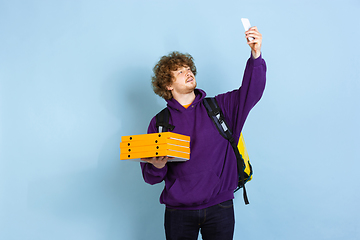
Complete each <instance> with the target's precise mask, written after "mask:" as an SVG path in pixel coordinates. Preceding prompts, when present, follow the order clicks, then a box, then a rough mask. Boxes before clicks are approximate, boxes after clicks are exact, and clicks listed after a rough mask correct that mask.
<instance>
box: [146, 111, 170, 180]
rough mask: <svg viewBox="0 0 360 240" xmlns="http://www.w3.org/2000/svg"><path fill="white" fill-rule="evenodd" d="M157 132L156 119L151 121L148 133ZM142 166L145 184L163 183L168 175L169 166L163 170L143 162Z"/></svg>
mask: <svg viewBox="0 0 360 240" xmlns="http://www.w3.org/2000/svg"><path fill="white" fill-rule="evenodd" d="M155 132H157V131H156V120H155V117H154V118H153V119H151V121H150V124H149V128H148V132H147V133H155ZM140 166H141V171H142V175H143V178H144V180H145V182H147V183H149V184H151V185H154V184H157V183H160V182H162V181H163V180H164V178H165V175H166V173H167V165H165V167H163V168H161V169H158V168H156V167H154V165H152V164H150V163H145V162H141V163H140Z"/></svg>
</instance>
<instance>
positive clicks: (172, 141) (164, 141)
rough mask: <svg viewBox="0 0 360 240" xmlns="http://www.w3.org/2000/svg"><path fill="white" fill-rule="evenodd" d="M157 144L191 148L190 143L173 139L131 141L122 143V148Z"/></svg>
mask: <svg viewBox="0 0 360 240" xmlns="http://www.w3.org/2000/svg"><path fill="white" fill-rule="evenodd" d="M157 144H172V145H177V146H183V147H190V142H187V141H182V140H176V139H171V138H160V139H152V140H145V141H131V142H121V143H120V148H130V147H140V146H149V145H157Z"/></svg>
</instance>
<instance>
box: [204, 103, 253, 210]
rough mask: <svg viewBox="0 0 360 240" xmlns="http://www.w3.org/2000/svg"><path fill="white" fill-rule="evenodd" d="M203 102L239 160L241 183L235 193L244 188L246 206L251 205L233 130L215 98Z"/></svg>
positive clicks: (242, 161) (242, 160) (241, 159)
mask: <svg viewBox="0 0 360 240" xmlns="http://www.w3.org/2000/svg"><path fill="white" fill-rule="evenodd" d="M203 102H204V105H205V108H206V110H207V113H208V115H209V117H210V118H211V119H212V121H213V122H214V124H215V126H216V128H217V130H218V131H219V133H220V135H221V136H223V137H224V138H225V139H227V140H228V141H229V142H230V144H231V146H232V148H233V149H234V153H235V156H236V160H237V170H238V174H239V176H240V181H239V182H238V187H237V189H236V190H235V192H236V191H237V190H239V189H240V188H243V196H244V201H245V204H249V200H248V197H247V193H246V189H245V176H244V169H245V163H244V159H243V158H242V156H241V154H240V152H239V149H238V147H237V143H236V141H235V139H234V137H233V135H232V132H231V129H230V128H229V125H228V124H227V123H226V121H225V117H224V115H223V113H222V111H221V109H220V107H219V105H218V103H217V101H216V99H215V98H204V101H203Z"/></svg>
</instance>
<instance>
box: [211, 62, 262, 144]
mask: <svg viewBox="0 0 360 240" xmlns="http://www.w3.org/2000/svg"><path fill="white" fill-rule="evenodd" d="M265 82H266V63H265V60H264V59H263V58H262V56H260V57H258V58H257V59H254V58H253V57H250V58H249V59H248V61H247V63H246V67H245V71H244V75H243V80H242V84H241V87H240V88H239V89H236V90H233V91H231V92H227V93H224V94H220V95H217V96H216V100H217V101H218V103H219V106H220V108H221V110H222V111H223V113H224V115H225V119H226V121H227V122H228V124H229V125H230V127H231V129H232V131H233V134H234V137H235V139H238V138H239V136H240V133H241V131H242V128H243V126H244V123H245V120H246V118H247V116H248V114H249V112H250V110H251V109H252V108H253V107H254V106H255V104H256V103H257V102H258V101H259V100H260V98H261V97H262V94H263V92H264V89H265Z"/></svg>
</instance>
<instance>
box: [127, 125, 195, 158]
mask: <svg viewBox="0 0 360 240" xmlns="http://www.w3.org/2000/svg"><path fill="white" fill-rule="evenodd" d="M160 156H168V157H173V158H172V159H170V160H169V162H170V161H173V162H175V161H187V160H189V159H190V137H189V136H185V135H182V134H178V133H173V132H162V133H149V134H140V135H130V136H123V137H121V143H120V160H135V161H141V160H140V159H141V158H149V157H160Z"/></svg>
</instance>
